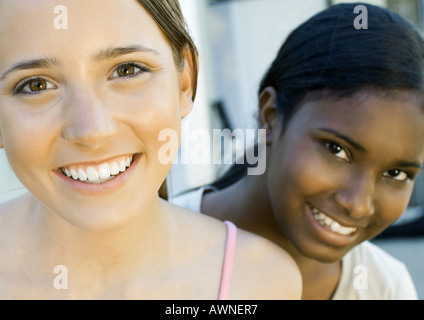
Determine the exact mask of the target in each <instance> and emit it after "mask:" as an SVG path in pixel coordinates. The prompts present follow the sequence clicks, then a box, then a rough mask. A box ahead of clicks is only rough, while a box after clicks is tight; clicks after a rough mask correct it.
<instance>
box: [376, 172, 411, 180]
mask: <svg viewBox="0 0 424 320" xmlns="http://www.w3.org/2000/svg"><path fill="white" fill-rule="evenodd" d="M383 176H385V177H387V178H390V179H393V180H397V181H406V180H408V179H409V178H411V177H410V175H408V173H406V172H405V171H403V170H400V169H394V170H389V171H386V172H385V173H384V174H383Z"/></svg>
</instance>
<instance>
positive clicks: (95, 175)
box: [60, 154, 136, 184]
mask: <svg viewBox="0 0 424 320" xmlns="http://www.w3.org/2000/svg"><path fill="white" fill-rule="evenodd" d="M135 156H136V155H135V154H133V155H126V156H121V157H117V158H114V159H111V160H108V161H105V162H103V163H99V164H96V165H82V164H81V165H78V164H76V165H70V166H66V167H62V168H60V170H61V172H62V173H63V174H64V175H65V176H67V177H68V178H70V179H73V180H75V181H79V182H83V183H88V184H100V183H105V182H107V181H110V180H112V179H114V178H116V177H118V176H119V175H120V174H122V173H124V172H125V171H126V170H127V169H128V168H129V167H130V166H131V164H132V163H133V159H134V157H135Z"/></svg>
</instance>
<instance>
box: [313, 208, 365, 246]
mask: <svg viewBox="0 0 424 320" xmlns="http://www.w3.org/2000/svg"><path fill="white" fill-rule="evenodd" d="M306 213H307V214H306V216H307V218H308V221H309V223H310V225H311V226H312V232H313V234H314V235H315V236H316V237H318V238H319V239H321V240H322V241H323V242H326V243H328V244H330V245H332V246H336V247H345V246H348V245H350V244H352V242H354V241H355V239H356V236H357V234H358V232H359V230H360V227H357V226H351V227H354V228H357V230H356V231H355V232H353V233H351V234H348V235H342V234H340V233H336V232H334V231H331V230H330V229H328V228H326V227H325V226H323V225H321V224H320V223H319V222H318V221H317V220H316V219H315V218H314V216H313V213H312V209H311V205H310V204H308V203H307V204H306ZM329 217H330V216H329ZM333 220H335V221H338V220H336V219H333ZM341 224H342V223H341ZM345 226H347V225H345Z"/></svg>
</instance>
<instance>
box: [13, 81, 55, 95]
mask: <svg viewBox="0 0 424 320" xmlns="http://www.w3.org/2000/svg"><path fill="white" fill-rule="evenodd" d="M55 88H56V86H55V85H54V84H53V83H51V82H49V81H47V80H46V79H43V78H32V79H29V80H26V81H25V82H23V83H22V84H21V85H19V86H18V87H17V88H16V90H15V91H14V92H13V94H39V93H42V92H44V91H46V90H49V89H55Z"/></svg>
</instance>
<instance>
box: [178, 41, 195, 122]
mask: <svg viewBox="0 0 424 320" xmlns="http://www.w3.org/2000/svg"><path fill="white" fill-rule="evenodd" d="M193 59H197V56H196V57H193V56H192V52H191V51H190V49H189V48H185V49H184V69H183V71H182V72H181V75H180V81H181V82H180V85H181V93H180V101H181V118H184V117H185V116H186V115H188V114H189V113H190V112H191V110H192V109H193V102H194V101H193V100H194V85H195V83H196V79H197V74H195V71H194V65H193Z"/></svg>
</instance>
